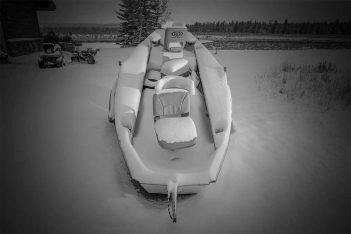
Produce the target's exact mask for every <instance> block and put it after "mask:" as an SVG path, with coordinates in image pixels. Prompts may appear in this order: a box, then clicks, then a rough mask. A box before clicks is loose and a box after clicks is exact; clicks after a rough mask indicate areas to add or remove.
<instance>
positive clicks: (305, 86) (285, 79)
mask: <svg viewBox="0 0 351 234" xmlns="http://www.w3.org/2000/svg"><path fill="white" fill-rule="evenodd" d="M258 83H259V87H260V88H261V89H262V88H263V89H266V90H267V91H268V92H269V93H271V94H273V95H274V96H283V97H285V98H286V99H287V100H288V101H294V102H302V103H303V104H312V105H317V106H319V107H321V108H323V109H330V108H339V107H342V108H343V107H347V106H349V105H350V104H351V76H350V71H343V70H340V69H338V68H337V67H336V64H333V63H329V62H327V61H322V62H320V63H318V64H316V65H294V64H291V63H289V62H287V61H285V62H283V63H282V64H281V66H280V67H278V68H274V69H272V70H271V71H269V72H267V73H266V74H264V75H261V76H259V77H258Z"/></svg>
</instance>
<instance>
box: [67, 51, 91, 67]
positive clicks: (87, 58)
mask: <svg viewBox="0 0 351 234" xmlns="http://www.w3.org/2000/svg"><path fill="white" fill-rule="evenodd" d="M71 60H72V62H73V61H77V62H87V63H88V64H94V63H95V59H94V55H93V54H91V53H90V52H88V51H80V52H79V51H74V52H73V53H72V57H71Z"/></svg>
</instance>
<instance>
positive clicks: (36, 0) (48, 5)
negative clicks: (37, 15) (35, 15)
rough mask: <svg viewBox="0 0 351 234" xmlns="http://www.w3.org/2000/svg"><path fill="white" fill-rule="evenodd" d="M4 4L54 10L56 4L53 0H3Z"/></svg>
mask: <svg viewBox="0 0 351 234" xmlns="http://www.w3.org/2000/svg"><path fill="white" fill-rule="evenodd" d="M1 2H2V4H5V5H6V3H10V4H20V5H27V6H29V7H32V8H33V9H35V10H37V11H54V10H56V5H55V3H54V1H53V0H2V1H1Z"/></svg>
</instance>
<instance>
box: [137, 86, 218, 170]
mask: <svg viewBox="0 0 351 234" xmlns="http://www.w3.org/2000/svg"><path fill="white" fill-rule="evenodd" d="M154 92H155V90H154V89H144V91H143V93H142V98H141V99H142V100H141V103H140V106H139V113H138V120H137V123H136V129H135V134H134V139H133V145H134V147H135V149H136V151H137V152H138V154H139V156H140V158H141V159H142V160H143V162H144V163H145V164H146V165H147V166H148V167H149V168H163V169H174V170H177V171H187V170H194V169H195V168H200V167H201V166H202V165H204V163H205V162H206V161H207V159H208V158H209V157H211V155H212V153H213V152H214V151H215V147H214V143H213V138H212V134H211V130H210V121H209V119H208V117H207V116H206V105H205V101H204V98H203V95H202V94H201V92H200V91H199V90H196V92H195V95H194V96H191V97H190V98H191V107H190V108H191V109H190V117H191V118H192V119H193V121H194V123H195V126H196V131H197V139H196V144H195V145H194V146H192V147H189V148H183V149H178V150H174V151H171V150H167V149H164V148H162V147H161V146H160V145H159V144H158V141H157V138H156V133H155V130H154V120H153V99H152V97H153V94H154Z"/></svg>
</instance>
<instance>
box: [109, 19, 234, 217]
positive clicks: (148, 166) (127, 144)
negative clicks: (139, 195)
mask: <svg viewBox="0 0 351 234" xmlns="http://www.w3.org/2000/svg"><path fill="white" fill-rule="evenodd" d="M119 65H120V69H119V72H118V77H117V79H116V81H115V82H114V84H113V86H112V88H111V92H110V99H109V113H108V119H109V121H110V122H113V123H114V124H115V128H116V132H117V138H118V141H119V144H120V147H121V149H122V152H123V155H124V159H125V162H126V164H127V167H128V169H129V173H130V177H131V179H132V180H133V181H136V182H138V183H139V184H140V185H141V186H142V187H143V188H144V189H145V190H146V191H147V192H148V193H159V194H166V195H167V197H168V200H169V205H168V210H169V214H170V217H171V219H172V220H173V222H176V221H177V217H176V206H177V196H178V194H196V193H198V192H199V191H200V190H201V189H203V188H204V187H205V186H207V185H209V184H211V183H214V182H216V180H217V178H218V175H219V173H220V170H221V167H222V164H223V161H224V159H225V155H226V151H227V148H228V143H229V139H230V135H231V133H233V129H234V128H233V123H232V99H231V92H230V88H229V86H228V84H227V75H226V67H223V66H222V65H220V64H219V63H218V61H217V60H216V59H215V57H214V56H213V54H212V53H211V52H210V51H209V50H208V49H207V48H206V47H205V46H204V45H203V44H201V43H200V41H199V40H198V39H197V38H196V37H194V35H192V34H191V33H190V32H188V31H187V28H186V26H185V25H184V24H180V23H175V22H171V23H169V22H168V23H167V24H166V26H164V27H162V28H160V29H157V30H155V31H154V32H153V33H151V34H150V35H149V36H148V37H147V38H146V39H145V40H144V41H143V42H141V43H140V44H139V45H137V46H136V48H135V49H134V51H133V52H132V54H131V56H130V57H129V58H128V59H127V60H126V61H124V62H120V63H119Z"/></svg>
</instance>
